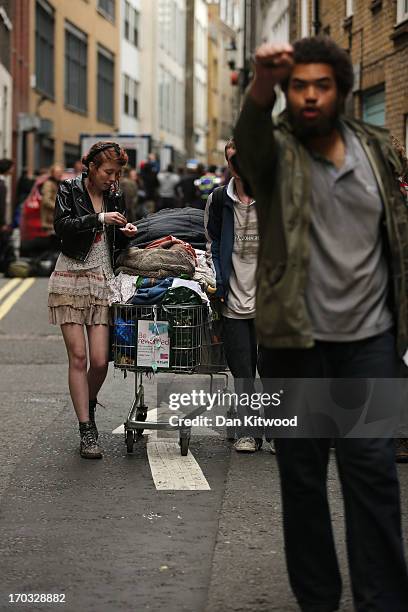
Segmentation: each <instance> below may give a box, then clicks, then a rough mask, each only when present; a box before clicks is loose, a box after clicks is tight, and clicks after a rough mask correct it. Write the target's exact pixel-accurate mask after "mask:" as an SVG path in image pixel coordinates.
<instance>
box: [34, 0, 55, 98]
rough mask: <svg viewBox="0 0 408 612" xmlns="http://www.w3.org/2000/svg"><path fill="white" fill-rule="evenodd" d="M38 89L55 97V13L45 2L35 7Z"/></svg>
mask: <svg viewBox="0 0 408 612" xmlns="http://www.w3.org/2000/svg"><path fill="white" fill-rule="evenodd" d="M35 76H36V88H37V89H39V90H40V91H41V92H42V93H44V94H46V95H48V96H50V97H53V96H54V11H53V9H52V8H51V6H50V5H49V4H48V3H46V2H44V1H43V0H41V1H40V0H37V3H36V5H35Z"/></svg>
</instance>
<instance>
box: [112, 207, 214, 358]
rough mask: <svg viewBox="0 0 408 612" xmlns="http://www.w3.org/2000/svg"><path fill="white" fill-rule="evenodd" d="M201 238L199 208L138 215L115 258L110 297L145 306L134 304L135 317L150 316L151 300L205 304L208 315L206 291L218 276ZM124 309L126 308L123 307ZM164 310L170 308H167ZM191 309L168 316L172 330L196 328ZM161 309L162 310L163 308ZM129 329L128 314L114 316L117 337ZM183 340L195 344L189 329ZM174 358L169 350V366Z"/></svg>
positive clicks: (124, 341) (168, 303) (124, 342)
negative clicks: (126, 243)
mask: <svg viewBox="0 0 408 612" xmlns="http://www.w3.org/2000/svg"><path fill="white" fill-rule="evenodd" d="M205 243H206V238H205V231H204V211H203V210H198V209H195V208H183V209H164V210H162V211H160V212H158V213H155V214H152V215H149V216H148V217H147V218H145V219H143V220H141V221H140V222H139V223H138V233H137V235H136V237H135V238H134V239H133V240H132V241H131V243H130V244H129V246H128V248H127V249H126V250H125V251H123V252H122V253H121V255H120V256H119V258H118V260H117V267H116V269H115V279H114V281H113V282H112V283H111V285H110V288H111V292H112V298H111V302H112V303H119V304H123V305H125V304H132V305H137V306H140V307H143V306H145V307H147V308H146V309H142V308H139V309H137V313H138V316H139V317H140V316H142V317H143V318H146V319H148V318H151V317H152V316H153V310H152V309H151V308H148V307H151V306H153V305H157V306H161V307H165V306H200V305H203V304H204V305H206V310H207V313H208V314H207V316H208V317H210V315H211V311H210V304H209V299H208V294H212V293H214V292H215V287H216V281H215V271H214V267H213V264H212V261H211V260H209V259H208V258H207V255H206V250H205V246H206V244H205ZM122 310H123V312H126V310H127V309H125V308H124V309H122ZM166 310H167V312H168V313H171V312H172V310H171V308H170V309H166ZM192 310H193V309H185V310H184V311H183V315H182V318H183V320H177V321H172V320H171V316H168V317H167V320H168V321H169V327H170V329H169V333H170V334H171V333H173V335H174V333H175V328H179V329H177V330H176V331H177V332H178V337H180V333H181V328H183V329H186V330H189V329H193V328H194V325H193V324H192V323H193V322H192V321H191V320H190V319H191V317H192V314H191V312H192ZM117 312H118V310H117ZM119 312H121V311H120V310H119ZM173 312H175V311H174V310H173ZM141 313H142V314H141ZM159 313H163V308H162V309H160V310H159ZM159 316H160V315H159ZM177 316H178V319H180V318H181V315H180V311H178V315H177ZM190 323H191V325H190ZM130 333H133V329H131V326H129V321H127V317H126V316H125V315H123V318H121V317H117V318H116V320H115V334H116V336H118V335H119V336H121V335H122V336H125V335H126V334H127V335H129V334H130ZM116 340H119V341H120V343H121V344H122V345H123V346H134V345H135V342H134V341H133V342H132V339H131V338H127V337H122V338H121V337H119V338H118V337H117V338H116ZM182 340H183V345H185V347H187V348H188V347H191V348H193V345H194V346H195V344H196V340H195V339H194V337H193V335H192V333H190V334H189V332H188V331H186V332H185V337H184V338H183V339H182ZM176 348H177V347H176ZM124 352H126V351H124ZM185 355H186V354H185ZM134 357H135V356H134V354H133V351H132V354H130V355H129V351H127V354H126V355H123V359H125V360H129V359H131V360H133V359H134ZM176 357H177V355H176V353H175V352H173V354H171V355H170V361H172V362H173V363H170V366H171V365H174V362H175V360H176ZM179 357H180V356H178V358H179ZM185 358H187V357H185Z"/></svg>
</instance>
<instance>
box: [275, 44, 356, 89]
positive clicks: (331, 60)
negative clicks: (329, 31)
mask: <svg viewBox="0 0 408 612" xmlns="http://www.w3.org/2000/svg"><path fill="white" fill-rule="evenodd" d="M293 59H294V62H295V64H329V65H330V66H332V68H333V71H334V77H335V79H336V83H337V88H338V90H339V92H340V94H341V95H342V96H343V97H344V98H346V97H347V95H348V94H349V92H350V91H351V89H352V87H353V81H354V74H353V65H352V63H351V59H350V56H349V54H348V53H347V51H346V50H345V49H342V48H341V47H339V46H338V45H337V44H336V43H335V42H334V40H332V39H331V38H329V36H322V35H321V36H313V37H310V38H302V39H300V40H297V41H296V42H295V43H294V45H293ZM289 78H290V77H289ZM288 85H289V79H287V80H286V81H284V82H283V83H282V84H281V87H282V89H283V91H285V92H286V90H287V88H288Z"/></svg>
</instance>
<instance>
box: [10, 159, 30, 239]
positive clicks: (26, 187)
mask: <svg viewBox="0 0 408 612" xmlns="http://www.w3.org/2000/svg"><path fill="white" fill-rule="evenodd" d="M34 183H35V178H34V177H33V176H29V174H28V168H23V170H22V172H21V175H20V177H19V179H18V181H17V185H16V197H15V201H14V209H13V221H12V225H13V228H18V227H19V225H20V217H21V207H22V204H23V202H24V200H26V198H28V196H29V195H30V192H31V189H32V187H33V185H34Z"/></svg>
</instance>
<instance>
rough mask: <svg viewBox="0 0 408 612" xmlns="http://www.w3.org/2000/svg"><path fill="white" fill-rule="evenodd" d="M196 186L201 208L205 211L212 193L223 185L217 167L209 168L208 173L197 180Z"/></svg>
mask: <svg viewBox="0 0 408 612" xmlns="http://www.w3.org/2000/svg"><path fill="white" fill-rule="evenodd" d="M194 185H195V187H196V189H197V195H198V198H199V202H200V206H199V208H203V209H204V208H205V206H206V204H207V200H208V196H209V195H210V193H212V192H213V191H214V189H215V188H216V187H219V186H220V185H221V178H220V177H219V176H217V166H214V165H211V166H208V169H207V171H206V172H205V173H204V174H203V175H202V176H200V177H199V178H198V179H196V180H195V182H194Z"/></svg>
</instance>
